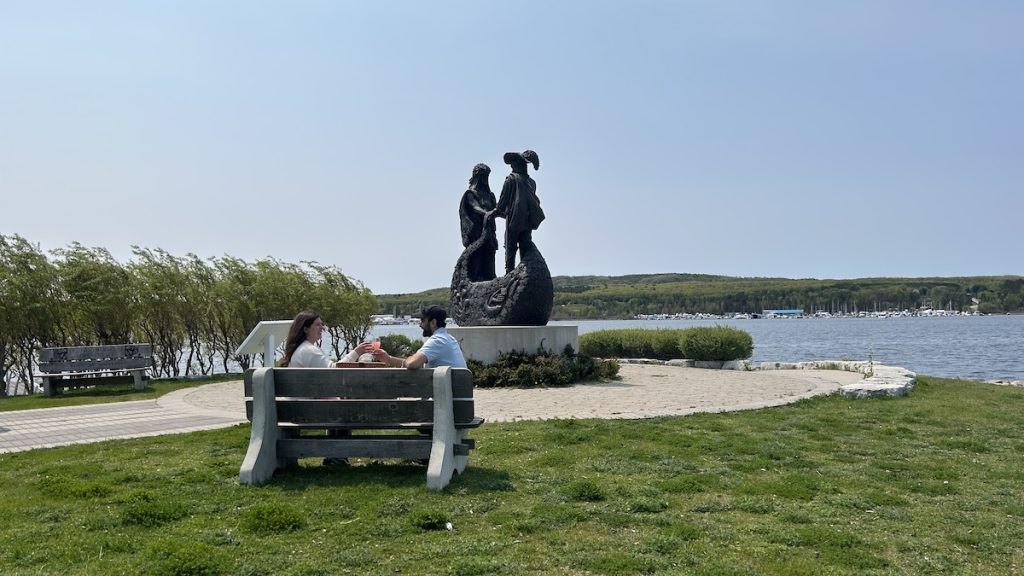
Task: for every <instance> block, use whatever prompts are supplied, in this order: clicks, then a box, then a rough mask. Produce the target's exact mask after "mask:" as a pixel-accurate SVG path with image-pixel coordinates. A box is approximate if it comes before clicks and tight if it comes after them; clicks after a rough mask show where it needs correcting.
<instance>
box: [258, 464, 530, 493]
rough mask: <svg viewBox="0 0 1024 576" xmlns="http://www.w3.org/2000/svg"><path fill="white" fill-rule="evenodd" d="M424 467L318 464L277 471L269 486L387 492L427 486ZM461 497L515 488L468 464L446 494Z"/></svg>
mask: <svg viewBox="0 0 1024 576" xmlns="http://www.w3.org/2000/svg"><path fill="white" fill-rule="evenodd" d="M426 483H427V467H426V466H422V465H418V464H411V463H407V462H404V461H401V462H380V461H376V460H375V461H372V462H370V463H368V464H365V465H361V464H357V465H355V466H344V465H341V466H339V465H334V466H322V465H320V464H318V463H312V464H308V465H299V466H297V467H294V468H289V469H287V470H278V471H277V472H276V473H275V474H274V479H273V480H272V484H274V485H276V486H277V487H278V488H280V489H282V490H286V491H302V490H306V489H308V488H310V487H314V486H316V487H343V486H368V485H379V486H383V487H388V488H415V487H417V486H424V487H425V486H426ZM452 489H457V490H458V491H459V493H461V494H481V493H487V492H512V491H514V490H515V487H514V486H513V484H512V480H511V478H510V477H509V474H508V472H506V471H504V470H495V469H492V468H481V467H478V466H473V465H472V464H470V465H469V466H467V467H466V470H465V471H464V472H463V473H462V474H458V475H456V476H455V478H453V479H452V481H451V483H450V484H449V485H448V487H447V488H446V490H449V491H450V490H452Z"/></svg>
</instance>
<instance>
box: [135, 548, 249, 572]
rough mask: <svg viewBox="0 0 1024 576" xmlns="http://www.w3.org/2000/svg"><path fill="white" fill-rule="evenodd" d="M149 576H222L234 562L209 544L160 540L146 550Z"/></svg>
mask: <svg viewBox="0 0 1024 576" xmlns="http://www.w3.org/2000/svg"><path fill="white" fill-rule="evenodd" d="M146 559H147V560H148V566H147V569H146V573H147V574H152V575H153V576H219V575H220V574H227V573H228V571H229V566H230V562H229V561H228V559H227V558H225V557H224V554H223V553H222V552H220V551H219V550H217V549H216V548H214V547H213V546H211V545H209V544H205V543H202V542H189V541H187V540H184V541H183V540H159V541H157V542H155V543H153V544H152V545H150V546H149V548H148V549H147V550H146Z"/></svg>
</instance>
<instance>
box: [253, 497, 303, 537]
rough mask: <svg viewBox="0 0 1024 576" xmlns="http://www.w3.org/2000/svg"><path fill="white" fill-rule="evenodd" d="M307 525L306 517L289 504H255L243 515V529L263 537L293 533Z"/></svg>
mask: <svg viewBox="0 0 1024 576" xmlns="http://www.w3.org/2000/svg"><path fill="white" fill-rule="evenodd" d="M305 525H306V518H305V516H303V514H302V513H301V512H300V511H298V510H297V509H296V508H295V507H293V506H290V505H288V504H282V503H261V504H253V505H252V506H250V507H249V508H247V509H246V510H245V512H243V513H242V523H241V526H242V528H243V529H244V530H246V531H248V532H251V533H253V534H258V535H261V536H266V535H269V534H280V533H284V532H293V531H295V530H299V529H301V528H303V527H304V526H305Z"/></svg>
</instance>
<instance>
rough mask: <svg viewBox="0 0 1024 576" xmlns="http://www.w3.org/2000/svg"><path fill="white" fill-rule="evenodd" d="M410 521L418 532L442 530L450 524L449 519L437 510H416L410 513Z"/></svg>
mask: <svg viewBox="0 0 1024 576" xmlns="http://www.w3.org/2000/svg"><path fill="white" fill-rule="evenodd" d="M410 520H411V521H412V524H413V526H415V527H417V528H419V529H420V530H444V529H446V528H447V525H448V523H449V522H451V518H449V517H448V515H447V514H445V513H444V512H441V511H439V510H417V511H415V512H413V513H412V515H411V517H410Z"/></svg>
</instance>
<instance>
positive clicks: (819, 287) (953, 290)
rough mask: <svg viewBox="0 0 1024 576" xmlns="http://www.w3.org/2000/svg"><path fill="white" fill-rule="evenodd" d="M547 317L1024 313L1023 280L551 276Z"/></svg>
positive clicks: (416, 299)
mask: <svg viewBox="0 0 1024 576" xmlns="http://www.w3.org/2000/svg"><path fill="white" fill-rule="evenodd" d="M553 281H554V285H555V307H554V310H553V312H552V319H554V320H566V319H613V318H632V317H633V316H635V315H636V314H673V313H678V312H689V313H698V312H705V313H713V314H720V313H725V312H746V313H755V312H761V311H762V310H766V309H780V308H802V309H804V310H806V311H808V312H813V311H817V310H825V311H828V312H855V311H861V310H863V311H875V310H905V309H910V310H914V309H918V308H922V307H932V308H943V309H947V310H969V309H972V306H977V307H978V309H979V310H980V311H981V312H985V313H1001V312H1021V311H1024V277H1021V276H966V277H951V278H856V279H848V280H818V279H813V278H807V279H789V278H735V277H729V276H714V275H709V274H632V275H629V276H556V277H554V278H553ZM448 297H449V292H448V289H447V288H435V289H432V290H427V291H425V292H419V293H416V294H384V295H379V296H378V297H377V299H378V303H379V311H380V312H381V313H387V314H396V313H397V314H410V315H414V314H416V313H417V312H418V311H419V310H420V309H422V307H423V306H427V305H430V304H438V305H442V306H446V305H447V303H448Z"/></svg>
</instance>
